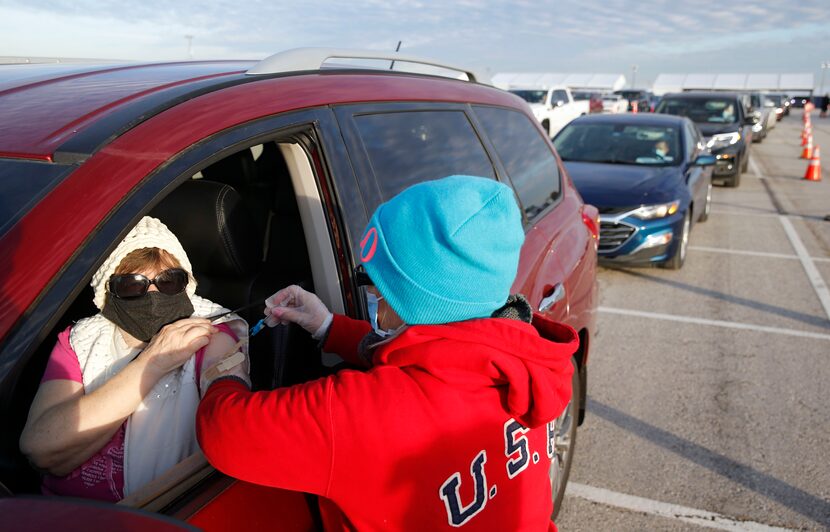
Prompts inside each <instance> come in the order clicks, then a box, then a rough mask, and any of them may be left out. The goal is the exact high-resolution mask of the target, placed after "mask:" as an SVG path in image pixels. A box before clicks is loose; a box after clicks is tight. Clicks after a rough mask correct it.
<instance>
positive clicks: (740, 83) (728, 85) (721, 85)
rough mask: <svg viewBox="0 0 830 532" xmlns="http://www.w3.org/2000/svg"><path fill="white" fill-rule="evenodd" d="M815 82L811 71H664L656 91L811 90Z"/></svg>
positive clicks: (656, 82) (655, 82) (655, 85)
mask: <svg viewBox="0 0 830 532" xmlns="http://www.w3.org/2000/svg"><path fill="white" fill-rule="evenodd" d="M814 86H815V81H814V80H813V75H812V74H809V73H800V74H799V73H796V74H660V75H659V76H657V79H656V80H655V81H654V87H653V91H654V93H655V94H658V95H660V94H665V93H667V92H682V91H689V90H720V91H745V90H751V91H768V92H786V93H810V92H812V91H813V87H814Z"/></svg>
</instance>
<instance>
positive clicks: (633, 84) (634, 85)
mask: <svg viewBox="0 0 830 532" xmlns="http://www.w3.org/2000/svg"><path fill="white" fill-rule="evenodd" d="M631 88H632V89H636V88H637V65H631Z"/></svg>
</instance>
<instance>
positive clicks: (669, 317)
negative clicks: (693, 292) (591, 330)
mask: <svg viewBox="0 0 830 532" xmlns="http://www.w3.org/2000/svg"><path fill="white" fill-rule="evenodd" d="M597 310H599V311H600V312H605V313H608V314H619V315H622V316H635V317H638V318H649V319H653V320H664V321H676V322H680V323H694V324H696V325H711V326H713V327H724V328H727V329H742V330H745V331H758V332H766V333H772V334H783V335H787V336H799V337H801V338H815V339H817V340H830V334H823V333H815V332H810V331H797V330H795V329H784V328H782V327H768V326H766V325H754V324H751V323H739V322H734V321H721V320H707V319H705V318H694V317H692V316H676V315H674V314H662V313H659V312H645V311H642V310H631V309H624V308H613V307H598V308H597Z"/></svg>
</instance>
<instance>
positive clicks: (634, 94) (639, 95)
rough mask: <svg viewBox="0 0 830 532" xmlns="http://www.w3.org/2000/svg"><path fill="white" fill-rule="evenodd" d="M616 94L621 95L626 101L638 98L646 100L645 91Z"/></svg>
mask: <svg viewBox="0 0 830 532" xmlns="http://www.w3.org/2000/svg"><path fill="white" fill-rule="evenodd" d="M614 94H619V95H620V96H622V97H623V98H625V99H626V100H635V99H637V98H644V97H645V95H644V94H643V91H616V92H614Z"/></svg>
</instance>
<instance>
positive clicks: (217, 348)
mask: <svg viewBox="0 0 830 532" xmlns="http://www.w3.org/2000/svg"><path fill="white" fill-rule="evenodd" d="M235 344H236V342H235V341H234V339H233V337H231V335H229V334H228V333H225V332H218V333H216V334H214V335H213V336H211V337H210V342H209V343H208V345H206V346H205V358H204V361H203V362H202V367H203V368H204V369H207V368H210V367H211V366H213V365H214V364H216V363H218V362H219V361H220V360H222V359H223V358H225V357H226V356H228V355H230V354H233V353H235V352H236V351H237V349H234V345H235Z"/></svg>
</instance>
